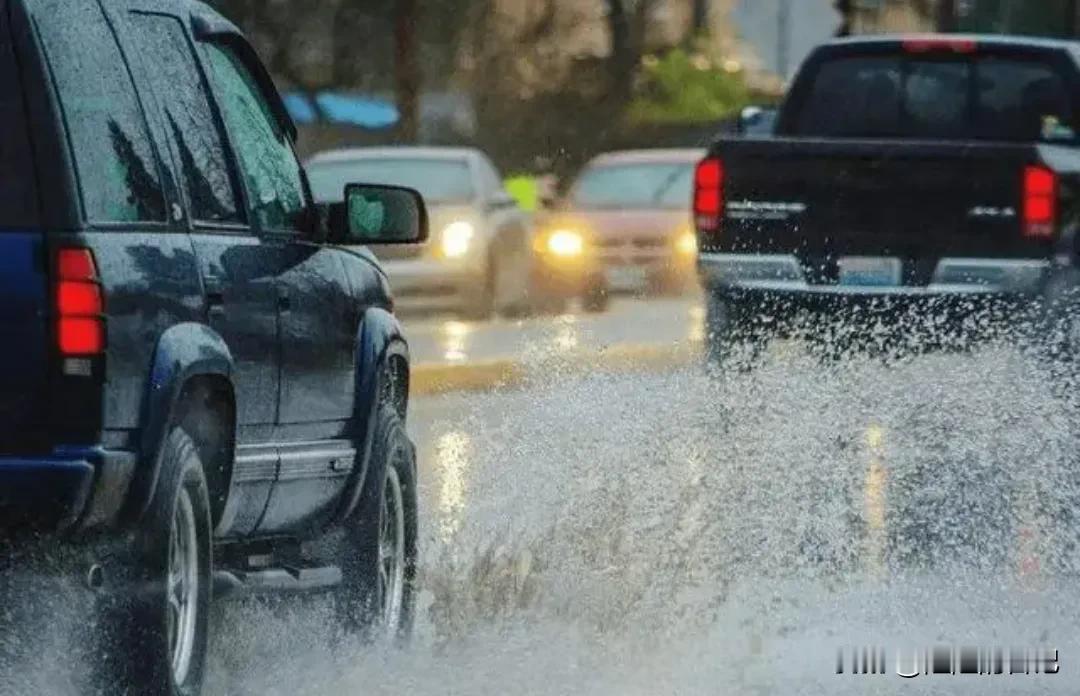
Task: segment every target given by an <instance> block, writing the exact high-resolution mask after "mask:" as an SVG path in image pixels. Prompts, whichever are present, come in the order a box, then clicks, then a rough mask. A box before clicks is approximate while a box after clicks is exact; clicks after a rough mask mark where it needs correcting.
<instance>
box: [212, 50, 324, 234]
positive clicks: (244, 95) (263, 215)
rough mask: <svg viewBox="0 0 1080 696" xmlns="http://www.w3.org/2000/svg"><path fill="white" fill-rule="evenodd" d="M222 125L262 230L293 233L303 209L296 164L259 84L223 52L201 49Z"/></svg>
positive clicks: (297, 161) (255, 217)
mask: <svg viewBox="0 0 1080 696" xmlns="http://www.w3.org/2000/svg"><path fill="white" fill-rule="evenodd" d="M205 47H206V56H207V59H208V60H209V63H210V65H211V68H212V79H213V81H214V83H215V85H216V86H217V88H218V89H217V92H218V95H219V98H220V99H221V102H222V105H221V106H222V111H223V112H224V116H225V122H226V124H228V127H229V133H230V135H231V136H232V141H233V146H234V147H235V148H236V151H237V156H238V157H239V159H240V168H241V169H242V170H243V172H244V179H245V180H246V182H247V189H248V198H249V200H248V205H249V206H251V214H252V217H253V218H254V219H255V220H258V223H259V226H260V228H261V229H263V230H287V231H296V230H299V228H300V220H301V218H302V215H303V213H304V211H305V209H306V207H307V204H306V201H305V195H304V184H303V176H302V174H301V170H300V162H299V160H297V159H296V154H295V153H294V152H293V148H292V143H291V142H290V141H289V138H288V136H287V135H286V134H285V133H284V132H283V131H282V130H281V128H280V127H279V126H278V124H277V121H276V119H275V118H274V116H273V113H272V112H271V110H270V106H269V105H268V104H267V103H266V100H265V99H264V98H263V95H262V93H261V92H260V91H259V87H258V84H257V83H256V82H255V79H254V78H253V77H252V76H251V73H250V72H248V70H247V68H245V67H244V64H243V63H242V62H241V61H240V59H239V58H237V56H236V55H235V54H234V53H233V52H232V51H231V50H229V49H228V48H227V47H223V46H219V45H216V44H205Z"/></svg>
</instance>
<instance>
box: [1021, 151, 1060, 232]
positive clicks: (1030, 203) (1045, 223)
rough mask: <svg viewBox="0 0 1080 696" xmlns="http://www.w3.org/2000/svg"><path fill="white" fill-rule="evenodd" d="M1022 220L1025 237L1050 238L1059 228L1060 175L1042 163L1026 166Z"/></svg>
mask: <svg viewBox="0 0 1080 696" xmlns="http://www.w3.org/2000/svg"><path fill="white" fill-rule="evenodd" d="M1022 198H1023V202H1022V218H1021V219H1022V221H1023V225H1024V228H1023V232H1024V236H1025V237H1029V238H1032V239H1049V238H1051V237H1053V236H1054V234H1055V232H1056V230H1057V209H1058V176H1057V173H1055V172H1054V171H1053V170H1051V169H1048V168H1046V167H1044V166H1041V165H1030V166H1027V167H1024V182H1023V193H1022Z"/></svg>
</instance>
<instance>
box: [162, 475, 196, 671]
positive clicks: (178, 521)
mask: <svg viewBox="0 0 1080 696" xmlns="http://www.w3.org/2000/svg"><path fill="white" fill-rule="evenodd" d="M168 569H169V570H168V578H167V581H166V614H167V619H168V635H169V655H170V656H171V664H172V673H173V680H174V682H175V683H176V684H183V683H184V681H185V680H186V679H187V675H188V672H189V670H190V669H191V662H192V655H193V653H194V652H195V624H196V621H197V620H198V596H199V547H198V537H197V536H196V533H195V508H194V506H193V505H192V504H191V497H190V496H189V495H188V492H187V491H186V490H183V489H181V491H180V497H179V500H177V501H176V510H175V511H174V512H173V524H172V533H171V535H170V537H169V565H168Z"/></svg>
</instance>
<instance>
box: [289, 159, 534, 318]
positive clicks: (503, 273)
mask: <svg viewBox="0 0 1080 696" xmlns="http://www.w3.org/2000/svg"><path fill="white" fill-rule="evenodd" d="M308 172H309V175H310V176H311V186H312V190H313V191H314V195H315V198H316V200H318V201H320V202H334V201H338V200H340V199H341V192H342V188H343V186H344V184H345V183H347V182H349V181H370V182H375V183H382V184H390V185H399V186H408V187H411V188H414V189H417V190H419V191H420V192H421V193H422V194H423V195H424V199H425V201H426V202H427V204H428V206H429V210H430V215H431V229H432V230H433V231H434V234H433V236H432V239H431V242H430V243H429V244H426V245H401V246H394V245H390V246H385V247H382V248H380V249H379V250H378V251H377V252H376V253H377V255H378V257H379V260H380V261H382V263H383V265H384V267H385V268H386V270H387V272H388V273H389V274H390V278H391V279H392V281H393V284H394V289H395V291H396V299H397V301H398V306H399V307H401V308H403V309H423V310H452V311H459V312H461V313H463V314H464V315H465V316H466V317H468V318H472V319H487V318H489V317H491V316H492V315H494V314H496V313H500V314H521V313H524V312H526V311H527V310H528V309H529V308H530V301H531V300H532V297H531V296H530V283H529V281H530V273H531V268H532V253H531V225H530V223H529V221H528V220H527V218H526V216H525V215H524V213H523V212H522V211H521V210H520V208H519V207H518V206H517V203H516V202H515V200H514V199H513V198H512V197H511V196H510V195H509V194H508V193H507V192H506V190H505V189H504V188H503V184H502V180H501V179H500V177H499V174H498V172H497V171H496V169H495V167H494V165H493V164H492V163H491V161H490V160H488V158H487V157H485V156H484V155H483V153H481V152H479V151H477V150H472V149H466V148H419V147H387V148H357V149H346V150H335V151H330V152H324V153H321V154H318V155H316V156H315V157H313V158H312V159H311V160H310V161H309V162H308Z"/></svg>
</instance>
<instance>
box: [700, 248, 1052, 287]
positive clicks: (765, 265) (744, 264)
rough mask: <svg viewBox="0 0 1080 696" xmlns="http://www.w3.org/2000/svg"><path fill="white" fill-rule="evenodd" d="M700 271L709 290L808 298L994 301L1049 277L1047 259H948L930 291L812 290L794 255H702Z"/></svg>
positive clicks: (944, 261) (942, 265) (945, 260)
mask: <svg viewBox="0 0 1080 696" xmlns="http://www.w3.org/2000/svg"><path fill="white" fill-rule="evenodd" d="M698 267H699V270H700V273H701V276H702V280H703V281H704V282H705V284H706V285H719V286H725V287H730V288H738V289H746V290H762V291H771V292H790V293H805V294H809V295H866V296H889V295H894V296H919V295H964V294H967V295H990V294H999V293H1032V292H1035V291H1037V290H1038V289H1039V286H1040V284H1041V283H1042V281H1043V280H1044V279H1045V278H1046V276H1047V275H1048V273H1049V271H1050V268H1051V262H1050V261H1049V260H1045V259H985V258H959V257H949V258H943V259H941V260H940V261H939V262H938V265H937V268H936V269H935V271H934V275H933V276H932V278H931V282H930V284H929V285H926V286H925V287H922V286H920V287H913V286H899V287H872V286H866V287H859V286H850V285H811V284H810V283H807V282H806V276H805V274H804V273H803V269H802V266H801V265H800V264H799V260H798V258H797V257H795V255H793V254H717V253H703V254H701V255H700V257H699V261H698Z"/></svg>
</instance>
